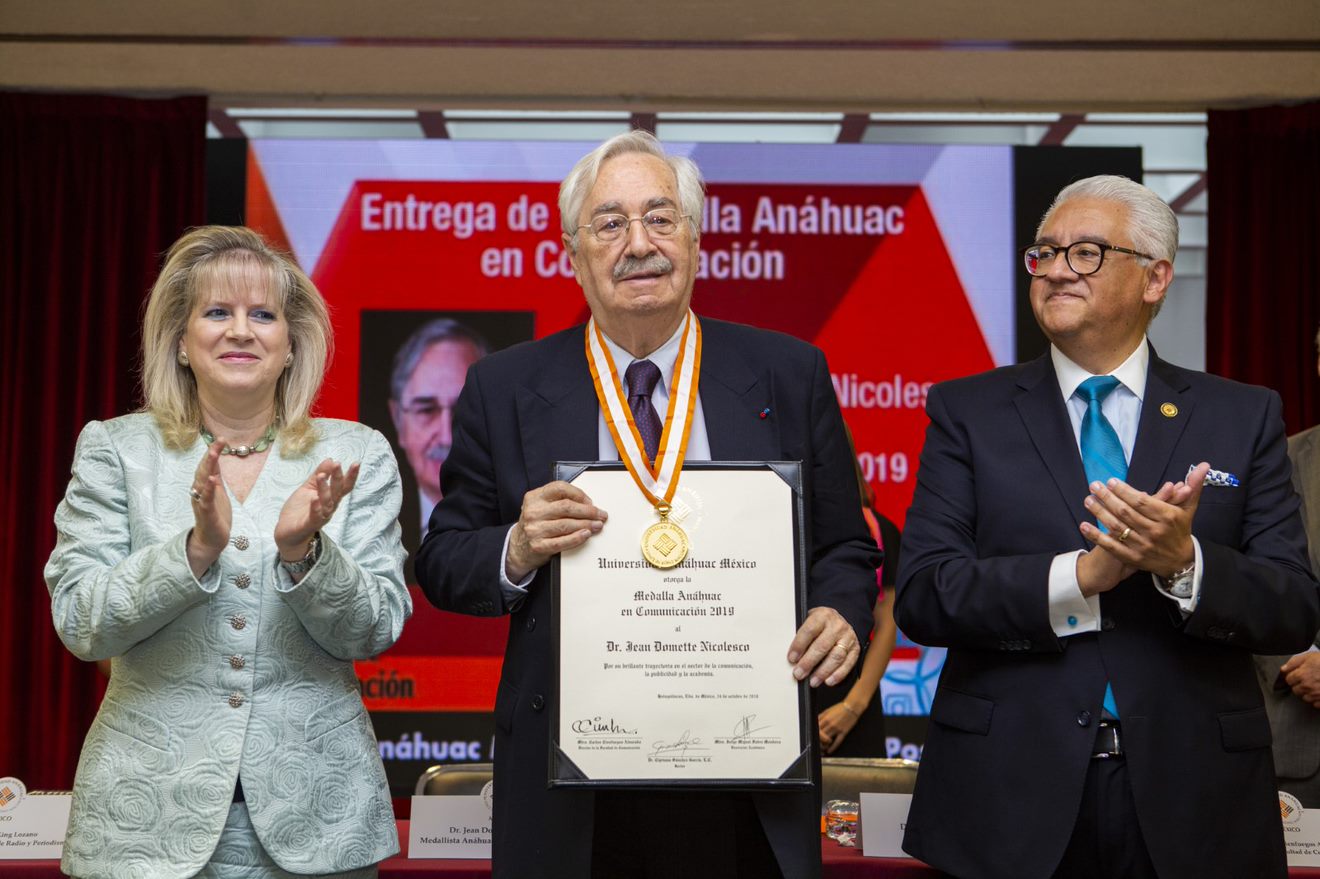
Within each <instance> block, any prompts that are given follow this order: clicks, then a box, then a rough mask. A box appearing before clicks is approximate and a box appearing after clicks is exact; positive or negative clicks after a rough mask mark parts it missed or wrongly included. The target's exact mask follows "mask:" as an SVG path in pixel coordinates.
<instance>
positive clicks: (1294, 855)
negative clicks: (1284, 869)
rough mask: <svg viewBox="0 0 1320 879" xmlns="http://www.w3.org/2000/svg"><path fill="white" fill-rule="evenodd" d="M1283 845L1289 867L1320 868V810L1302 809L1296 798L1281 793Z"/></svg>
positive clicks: (1312, 808) (1280, 811)
mask: <svg viewBox="0 0 1320 879" xmlns="http://www.w3.org/2000/svg"><path fill="white" fill-rule="evenodd" d="M1279 815H1280V817H1282V818H1283V843H1284V845H1285V846H1287V849H1288V866H1289V867H1320V808H1317V807H1315V806H1312V807H1310V808H1302V803H1301V801H1300V800H1298V799H1297V798H1296V797H1295V796H1293V795H1292V794H1290V793H1285V792H1284V791H1279Z"/></svg>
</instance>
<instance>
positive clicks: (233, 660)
mask: <svg viewBox="0 0 1320 879" xmlns="http://www.w3.org/2000/svg"><path fill="white" fill-rule="evenodd" d="M245 665H247V660H246V659H244V658H243V657H241V656H239V655H238V654H237V653H235V654H234V655H233V656H231V657H229V667H230V668H233V669H239V668H242V667H243V666H245Z"/></svg>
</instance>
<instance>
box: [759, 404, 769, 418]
mask: <svg viewBox="0 0 1320 879" xmlns="http://www.w3.org/2000/svg"><path fill="white" fill-rule="evenodd" d="M769 414H770V407H769V406H766V407H765V408H764V409H762V410H761V418H762V419H764V418H766V417H767V416H768V415H769Z"/></svg>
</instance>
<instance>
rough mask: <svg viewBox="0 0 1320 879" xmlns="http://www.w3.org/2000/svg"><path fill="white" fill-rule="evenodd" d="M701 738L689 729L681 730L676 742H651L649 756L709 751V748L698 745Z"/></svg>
mask: <svg viewBox="0 0 1320 879" xmlns="http://www.w3.org/2000/svg"><path fill="white" fill-rule="evenodd" d="M700 745H701V739H699V738H696V737H694V736H693V735H692V732H691V731H690V730H686V729H685V730H683V734H682V735H681V736H679V737H678V741H676V742H653V743H652V744H651V748H652V751H651V756H652V757H654V756H656V755H658V754H683V755H685V756H686V755H687V752H688V751H709V750H710V749H709V748H704V747H700Z"/></svg>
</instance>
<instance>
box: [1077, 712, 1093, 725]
mask: <svg viewBox="0 0 1320 879" xmlns="http://www.w3.org/2000/svg"><path fill="white" fill-rule="evenodd" d="M1077 725H1078V726H1090V725H1091V712H1089V711H1078V712H1077Z"/></svg>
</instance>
